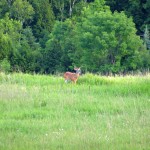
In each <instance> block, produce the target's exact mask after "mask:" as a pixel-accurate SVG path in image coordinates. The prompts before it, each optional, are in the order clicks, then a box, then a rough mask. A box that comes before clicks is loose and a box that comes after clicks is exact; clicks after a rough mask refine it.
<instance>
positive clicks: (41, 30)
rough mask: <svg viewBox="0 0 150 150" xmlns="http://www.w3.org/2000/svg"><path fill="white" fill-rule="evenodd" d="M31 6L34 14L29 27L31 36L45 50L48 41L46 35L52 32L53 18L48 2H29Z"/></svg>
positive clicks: (39, 0)
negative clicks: (31, 31)
mask: <svg viewBox="0 0 150 150" xmlns="http://www.w3.org/2000/svg"><path fill="white" fill-rule="evenodd" d="M29 1H30V3H31V4H32V6H33V8H34V10H35V14H34V18H33V21H32V22H31V24H30V26H31V28H32V30H33V35H34V36H35V38H36V39H37V41H38V42H40V44H41V46H42V48H45V42H46V41H47V40H48V35H49V33H50V32H51V31H52V28H53V25H54V22H55V16H54V13H53V11H52V8H51V4H50V3H49V0H44V1H41V0H29Z"/></svg>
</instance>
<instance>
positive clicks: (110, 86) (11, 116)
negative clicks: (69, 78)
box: [0, 73, 150, 150]
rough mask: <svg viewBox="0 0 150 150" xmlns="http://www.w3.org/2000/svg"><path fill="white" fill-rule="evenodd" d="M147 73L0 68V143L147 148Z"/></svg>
mask: <svg viewBox="0 0 150 150" xmlns="http://www.w3.org/2000/svg"><path fill="white" fill-rule="evenodd" d="M149 135H150V76H149V75H147V76H126V77H121V76H118V77H105V76H98V75H92V74H86V75H83V76H81V77H80V78H79V80H78V82H77V84H76V85H74V84H71V83H70V84H65V83H64V79H63V78H62V77H57V76H46V75H29V74H10V75H5V74H3V73H1V74H0V149H2V150H7V149H8V150H9V149H12V150H17V149H18V150H20V149H25V150H26V149H29V150H30V149H39V150H41V149H44V150H45V149H48V150H49V149H52V150H55V149H56V150H59V149H61V150H72V149H73V150H83V149H86V150H96V149H97V150H99V149H114V150H120V149H125V150H126V149H129V150H131V149H136V150H138V149H139V150H140V149H141V150H142V149H149V148H150V144H149V141H150V136H149Z"/></svg>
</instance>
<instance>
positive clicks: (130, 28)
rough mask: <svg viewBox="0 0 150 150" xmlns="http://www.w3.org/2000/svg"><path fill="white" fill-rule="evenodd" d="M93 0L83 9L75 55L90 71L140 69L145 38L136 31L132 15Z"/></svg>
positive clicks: (77, 28) (77, 29)
mask: <svg viewBox="0 0 150 150" xmlns="http://www.w3.org/2000/svg"><path fill="white" fill-rule="evenodd" d="M98 3H100V1H95V2H94V3H91V4H90V6H89V7H88V8H86V9H85V10H84V11H83V14H82V16H81V20H80V22H78V23H77V26H76V29H75V30H76V33H77V34H76V39H78V43H79V47H78V50H77V51H76V56H80V61H77V60H76V59H75V60H74V61H75V62H76V63H77V62H78V63H80V65H83V66H84V67H85V68H86V69H87V70H89V71H94V72H98V71H102V72H109V71H111V72H114V73H117V72H123V71H129V70H135V69H138V66H141V64H139V63H140V62H141V61H140V50H141V49H142V40H140V37H138V36H137V35H136V29H135V25H134V23H133V21H132V19H131V18H127V16H126V15H125V14H124V13H123V12H122V13H117V12H115V13H112V12H111V11H109V9H108V8H107V7H106V6H105V5H104V3H103V2H102V1H101V5H98Z"/></svg>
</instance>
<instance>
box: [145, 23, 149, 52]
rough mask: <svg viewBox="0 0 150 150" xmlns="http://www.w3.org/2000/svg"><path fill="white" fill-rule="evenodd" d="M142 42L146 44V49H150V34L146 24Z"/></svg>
mask: <svg viewBox="0 0 150 150" xmlns="http://www.w3.org/2000/svg"><path fill="white" fill-rule="evenodd" d="M144 44H145V45H146V47H147V49H149V50H150V34H149V31H148V28H147V25H146V27H145V32H144Z"/></svg>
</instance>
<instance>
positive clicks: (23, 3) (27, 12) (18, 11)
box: [10, 0, 34, 24]
mask: <svg viewBox="0 0 150 150" xmlns="http://www.w3.org/2000/svg"><path fill="white" fill-rule="evenodd" d="M10 14H11V17H12V18H14V19H17V20H19V21H20V22H21V23H22V24H24V23H25V22H26V21H28V20H31V19H32V17H33V14H34V9H33V7H32V5H31V4H30V3H29V2H27V0H15V1H14V3H13V5H12V7H11V12H10Z"/></svg>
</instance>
